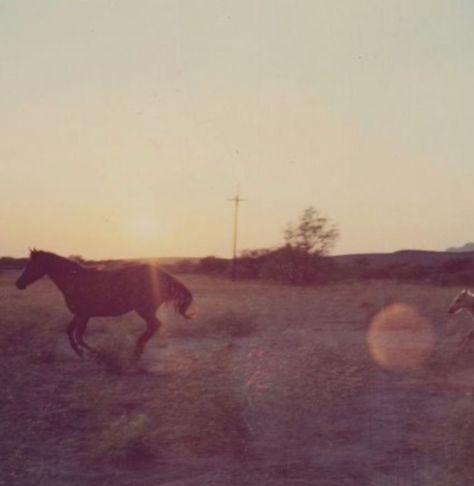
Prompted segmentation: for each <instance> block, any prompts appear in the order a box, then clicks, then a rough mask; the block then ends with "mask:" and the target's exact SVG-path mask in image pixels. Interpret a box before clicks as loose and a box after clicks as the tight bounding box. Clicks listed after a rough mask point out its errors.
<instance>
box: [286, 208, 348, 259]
mask: <svg viewBox="0 0 474 486" xmlns="http://www.w3.org/2000/svg"><path fill="white" fill-rule="evenodd" d="M338 236H339V231H338V229H337V227H336V226H335V225H334V224H332V223H331V222H330V221H329V219H328V218H326V217H324V216H322V215H321V213H320V212H319V211H318V210H317V209H315V208H313V207H312V206H310V207H308V208H306V209H305V210H304V211H303V213H302V214H301V217H300V219H299V221H298V223H297V225H296V226H295V225H293V224H289V225H288V227H287V228H286V231H285V241H286V244H287V245H288V246H290V247H291V248H293V249H295V250H299V251H301V252H302V253H304V254H307V255H321V256H322V255H325V254H327V253H328V252H329V250H330V249H331V248H333V247H334V244H335V242H336V240H337V238H338Z"/></svg>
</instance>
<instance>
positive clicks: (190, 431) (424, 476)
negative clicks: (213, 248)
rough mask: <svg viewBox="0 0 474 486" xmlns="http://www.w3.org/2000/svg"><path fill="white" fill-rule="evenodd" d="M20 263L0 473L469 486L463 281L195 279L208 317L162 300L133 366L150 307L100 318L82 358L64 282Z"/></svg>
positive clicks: (2, 479) (4, 295) (37, 481)
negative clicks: (71, 335) (152, 333)
mask: <svg viewBox="0 0 474 486" xmlns="http://www.w3.org/2000/svg"><path fill="white" fill-rule="evenodd" d="M17 276H18V273H16V272H14V271H4V272H3V273H2V274H1V275H0V342H1V350H2V352H1V356H0V365H1V373H0V384H1V386H0V410H1V414H0V420H1V429H0V430H1V438H0V470H1V474H0V485H5V486H41V485H43V486H60V485H61V486H76V485H77V486H89V485H90V486H95V485H104V486H105V485H114V486H126V485H127V486H142V485H143V486H156V485H168V486H171V485H173V486H178V485H183V486H191V485H216V486H217V485H272V486H274V485H277V486H278V485H338V486H344V485H373V486H379V485H380V486H381V485H460V484H472V479H471V478H472V475H473V474H474V461H473V454H474V453H473V450H474V447H473V446H474V416H473V411H474V402H473V388H474V353H472V352H471V349H470V348H469V347H467V348H466V349H464V350H463V351H461V352H459V353H456V350H457V346H458V344H459V342H460V341H461V339H462V336H463V333H465V332H466V331H467V330H468V329H469V326H470V325H471V321H470V318H469V316H467V315H464V314H460V315H456V316H454V317H451V318H449V317H448V315H447V312H446V311H447V307H448V305H449V303H450V301H451V299H452V298H453V296H454V295H455V294H456V293H457V292H458V291H459V290H460V289H459V288H452V287H431V286H423V285H407V284H398V283H396V282H391V281H377V282H373V283H367V282H364V283H360V282H354V283H345V284H333V285H327V286H323V287H311V288H304V287H286V286H281V285H276V284H263V283H256V282H236V283H233V282H230V281H226V280H222V279H213V278H210V277H204V276H196V275H189V276H186V275H184V276H181V277H179V278H180V279H181V280H182V281H183V282H184V283H185V284H186V285H187V286H188V287H189V288H190V289H191V290H192V292H193V293H194V295H195V299H196V302H195V304H194V311H195V312H196V313H197V314H196V317H195V319H194V320H192V321H190V322H187V321H184V320H181V319H180V318H179V317H177V316H176V315H174V313H173V310H172V309H169V308H163V309H161V310H160V312H159V317H160V318H161V320H162V321H163V327H162V329H161V331H160V335H159V336H156V337H154V338H153V339H152V340H151V341H150V342H149V344H148V347H147V349H146V352H145V354H144V355H143V357H142V359H141V360H140V362H139V363H138V364H137V365H135V366H130V365H129V355H130V354H131V352H132V348H133V343H134V340H135V339H136V337H137V335H138V334H139V333H140V332H141V330H142V329H143V327H144V324H143V323H142V321H141V320H140V318H139V317H138V316H135V315H133V314H129V315H126V316H123V317H120V318H110V319H109V318H107V319H93V320H91V321H90V323H89V326H88V331H87V335H86V338H87V339H86V340H87V341H88V343H89V344H90V345H92V346H94V347H95V348H96V349H97V350H98V354H97V355H88V356H86V357H85V358H84V359H83V360H80V359H79V358H78V357H77V356H76V355H75V354H74V353H73V351H72V350H71V349H70V348H69V344H68V341H67V337H66V334H65V327H66V325H67V323H68V321H69V320H70V314H69V312H68V310H67V309H66V307H65V305H64V303H63V300H62V296H61V294H60V292H59V291H58V290H57V289H56V288H55V287H54V285H53V284H52V283H51V282H50V281H49V280H47V279H44V280H41V281H40V282H37V283H36V284H34V285H33V286H31V287H30V288H28V289H27V290H26V291H23V292H21V291H18V290H17V289H16V288H15V287H14V281H15V279H16V278H17ZM390 309H391V310H390ZM394 309H395V310H394ZM387 322H388V327H387V328H384V325H386V324H387ZM420 323H421V324H420ZM374 330H375V331H374ZM374 332H375V334H374ZM377 333H378V334H377ZM473 347H474V344H473Z"/></svg>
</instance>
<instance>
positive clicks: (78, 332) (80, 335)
mask: <svg viewBox="0 0 474 486" xmlns="http://www.w3.org/2000/svg"><path fill="white" fill-rule="evenodd" d="M88 321H89V318H88V317H81V318H79V319H78V321H77V325H76V328H75V340H76V342H77V344H79V345H80V346H82V347H83V348H84V349H87V351H89V352H90V353H94V352H95V351H94V349H92V348H91V347H90V346H89V345H88V344H87V343H86V342H85V341H84V333H85V332H86V327H87V322H88Z"/></svg>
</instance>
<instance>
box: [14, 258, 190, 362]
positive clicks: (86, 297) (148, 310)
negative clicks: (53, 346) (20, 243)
mask: <svg viewBox="0 0 474 486" xmlns="http://www.w3.org/2000/svg"><path fill="white" fill-rule="evenodd" d="M45 275H48V276H49V278H50V279H51V280H52V281H53V282H54V283H55V284H56V286H57V287H58V288H59V290H60V291H61V292H62V293H63V295H64V299H65V301H66V305H67V307H68V308H69V310H70V311H71V312H72V313H73V314H74V318H73V320H72V321H71V323H70V324H69V326H68V328H67V335H68V337H69V342H70V344H71V347H72V349H73V350H74V351H75V352H76V353H77V354H78V356H79V357H82V354H83V350H84V349H86V350H88V351H90V352H93V349H92V348H91V347H90V346H89V345H88V344H86V343H85V342H84V332H85V330H86V326H87V322H88V320H89V319H90V318H91V317H98V316H118V315H121V314H126V313H127V312H130V311H135V312H136V313H137V314H138V315H139V316H140V317H142V318H143V319H144V320H145V322H146V324H147V329H146V331H145V332H144V333H143V334H141V335H140V337H139V338H138V340H137V342H136V345H135V350H134V353H133V358H134V360H137V359H138V358H139V357H140V356H141V354H142V353H143V350H144V349H145V345H146V343H147V341H148V340H149V339H150V338H151V337H152V336H153V335H154V334H155V333H156V331H157V330H158V329H159V328H160V326H161V322H160V321H159V320H158V319H157V318H156V316H155V313H156V311H157V309H158V307H160V305H161V304H163V303H165V302H171V303H173V304H174V307H175V310H176V312H178V313H179V314H181V315H182V316H183V317H185V318H186V319H190V318H191V317H192V316H190V315H189V314H188V313H187V310H188V308H189V306H190V305H191V302H192V300H193V296H192V294H191V292H190V291H189V290H188V289H187V288H186V287H185V286H184V285H183V284H182V283H181V282H179V281H178V280H176V279H175V278H174V277H172V276H171V275H169V274H168V273H166V272H164V271H163V270H161V269H160V268H158V267H156V266H153V265H147V264H131V265H128V266H125V267H123V268H120V269H115V270H97V269H93V268H87V267H84V266H83V265H80V264H79V263H77V262H75V261H73V260H69V259H68V258H64V257H61V256H59V255H55V254H54V253H49V252H46V251H39V250H31V252H30V259H29V261H28V263H27V265H26V268H25V270H24V271H23V273H22V275H21V276H20V278H19V279H18V280H17V282H16V286H17V287H18V288H19V289H21V290H23V289H25V288H26V287H27V286H28V285H30V284H31V283H33V282H35V281H36V280H39V279H40V278H42V277H43V276H45Z"/></svg>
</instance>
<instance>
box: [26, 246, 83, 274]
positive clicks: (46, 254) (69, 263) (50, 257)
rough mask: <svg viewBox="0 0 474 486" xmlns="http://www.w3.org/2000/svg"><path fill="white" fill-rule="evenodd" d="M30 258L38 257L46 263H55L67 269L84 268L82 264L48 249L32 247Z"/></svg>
mask: <svg viewBox="0 0 474 486" xmlns="http://www.w3.org/2000/svg"><path fill="white" fill-rule="evenodd" d="M30 256H31V258H39V259H41V260H43V261H45V262H46V263H47V264H50V265H55V266H62V267H63V268H65V269H66V268H67V269H69V270H71V269H72V270H82V269H86V267H85V266H84V265H81V264H80V263H79V262H77V261H74V260H71V259H70V258H66V257H63V256H60V255H57V254H56V253H53V252H50V251H43V250H36V249H33V250H31V252H30Z"/></svg>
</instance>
